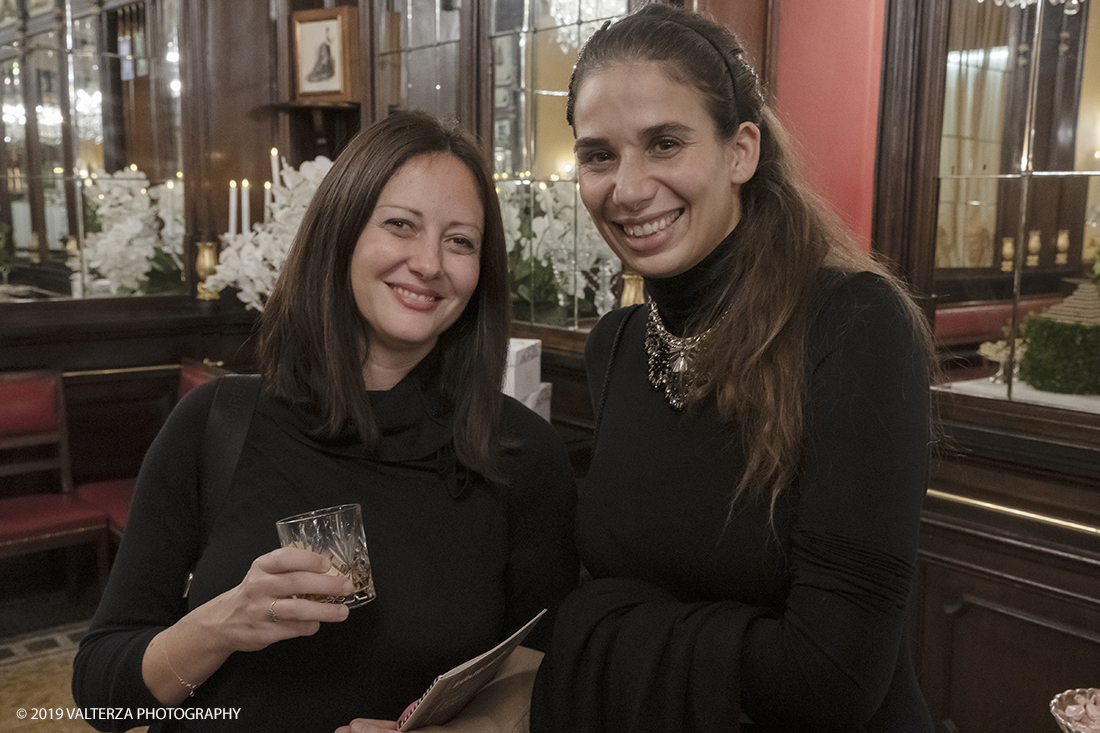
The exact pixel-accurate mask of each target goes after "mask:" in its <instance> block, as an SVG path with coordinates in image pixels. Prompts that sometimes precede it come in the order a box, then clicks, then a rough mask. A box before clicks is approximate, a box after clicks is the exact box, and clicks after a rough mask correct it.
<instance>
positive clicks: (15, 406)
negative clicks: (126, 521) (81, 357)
mask: <svg viewBox="0 0 1100 733" xmlns="http://www.w3.org/2000/svg"><path fill="white" fill-rule="evenodd" d="M31 475H39V478H47V479H52V480H50V481H48V482H43V483H42V484H41V486H39V485H37V484H35V485H34V490H33V492H32V493H22V494H21V493H19V492H20V489H19V487H17V486H14V485H13V484H14V483H15V481H16V480H17V479H16V478H15V477H19V476H28V477H29V476H31ZM88 543H90V544H93V545H95V547H96V551H97V555H98V563H99V564H98V570H99V573H100V575H99V582H100V583H101V584H102V582H103V581H104V579H105V578H106V574H107V517H106V515H105V514H104V512H103V511H102V510H100V509H97V508H96V507H93V506H91V505H89V504H87V503H85V502H83V501H81V500H79V499H78V498H76V497H75V496H74V495H73V483H72V476H71V475H70V472H69V446H68V434H67V428H66V424H65V399H64V393H63V391H62V382H61V373H60V372H55V371H39V372H0V559H3V558H9V557H17V556H21V555H29V554H32V553H36V552H44V551H46V550H53V549H58V548H64V547H73V546H76V545H82V544H88ZM70 579H71V580H72V578H70Z"/></svg>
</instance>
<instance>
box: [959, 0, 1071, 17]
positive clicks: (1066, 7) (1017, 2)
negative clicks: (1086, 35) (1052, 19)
mask: <svg viewBox="0 0 1100 733" xmlns="http://www.w3.org/2000/svg"><path fill="white" fill-rule="evenodd" d="M978 2H979V3H982V2H985V0H978ZM1041 2H1042V0H993V3H994V4H995V5H997V6H1001V5H1007V6H1008V7H1010V8H1026V7H1028V6H1029V5H1038V4H1039V3H1041ZM1049 2H1050V4H1051V5H1061V6H1062V12H1064V13H1065V14H1066V15H1077V13H1078V11H1080V10H1081V0H1049Z"/></svg>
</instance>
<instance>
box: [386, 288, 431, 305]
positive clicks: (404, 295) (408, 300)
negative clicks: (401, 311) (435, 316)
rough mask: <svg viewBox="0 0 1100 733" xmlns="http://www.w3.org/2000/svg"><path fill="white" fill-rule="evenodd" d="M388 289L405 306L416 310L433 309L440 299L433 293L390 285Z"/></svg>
mask: <svg viewBox="0 0 1100 733" xmlns="http://www.w3.org/2000/svg"><path fill="white" fill-rule="evenodd" d="M390 289H391V290H393V294H394V295H396V296H397V299H398V300H400V301H401V302H402V303H403V304H404V305H405V306H407V307H409V308H413V309H416V310H427V309H429V308H434V307H435V304H436V302H437V301H439V300H440V297H439V296H438V295H436V294H435V293H431V292H427V291H423V290H411V289H409V288H407V287H404V286H402V285H395V284H390Z"/></svg>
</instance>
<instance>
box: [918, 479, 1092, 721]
mask: <svg viewBox="0 0 1100 733" xmlns="http://www.w3.org/2000/svg"><path fill="white" fill-rule="evenodd" d="M1035 530H1036V527H1035V526H1034V525H1033V524H1029V523H1028V521H1027V520H1026V519H1025V518H1016V519H1006V518H1005V517H1003V516H996V515H991V514H989V513H988V512H986V511H984V510H982V509H974V508H970V509H968V510H967V511H959V509H958V507H956V506H950V505H949V504H947V503H945V502H942V501H937V500H935V499H932V500H931V501H930V502H929V503H928V506H926V511H925V521H924V527H923V531H922V537H921V558H922V573H921V577H922V585H921V618H920V628H921V642H922V643H921V655H920V656H921V685H922V689H923V690H924V692H925V695H926V698H927V700H928V702H929V705H930V707H931V708H932V711H933V716H934V717H935V718H936V719H937V720H938V721H939V722H940V725H941V726H942V729H944V730H958V731H963V732H971V731H973V732H977V731H1000V730H1019V731H1029V730H1047V729H1049V728H1050V727H1051V721H1050V713H1049V711H1048V710H1047V704H1048V703H1049V701H1050V699H1051V698H1052V697H1053V696H1054V695H1055V694H1057V693H1059V692H1061V691H1063V690H1066V689H1069V688H1073V687H1081V686H1088V685H1091V684H1094V683H1095V679H1094V675H1095V672H1096V670H1097V669H1098V668H1100V633H1098V631H1097V630H1098V629H1100V535H1089V534H1087V533H1081V532H1076V533H1075V532H1072V531H1070V530H1051V531H1049V532H1045V531H1039V532H1036V531H1035Z"/></svg>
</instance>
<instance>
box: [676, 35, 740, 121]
mask: <svg viewBox="0 0 1100 733" xmlns="http://www.w3.org/2000/svg"><path fill="white" fill-rule="evenodd" d="M663 20H667V21H668V22H669V23H675V24H676V25H678V26H681V27H683V28H687V29H688V30H689V31H691V32H692V33H695V34H697V35H699V36H702V38H703V40H705V41H706V42H707V43H709V44H710V47H711V48H713V49H714V52H715V53H717V54H718V58H720V59H722V63H723V64H725V66H726V73H728V74H729V76H730V90H731V91H730V101H731V102H733V116H734V119H736V120H737V121H738V122H742V120H741V111H740V108H739V106H738V104H737V77H736V76H734V75H733V67H732V66H730V60H729V58H727V57H726V54H725V53H723V52H722V49H720V48H718V44H717V43H715V42H714V39H712V38H711V37H710V36H708V35H707V34H706V33H703V32H702V31H701V30H699V29H698V28H692V27H691V26H690V25H688V24H687V23H684V22H682V21H679V20H676V19H675V18H664V19H663Z"/></svg>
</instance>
